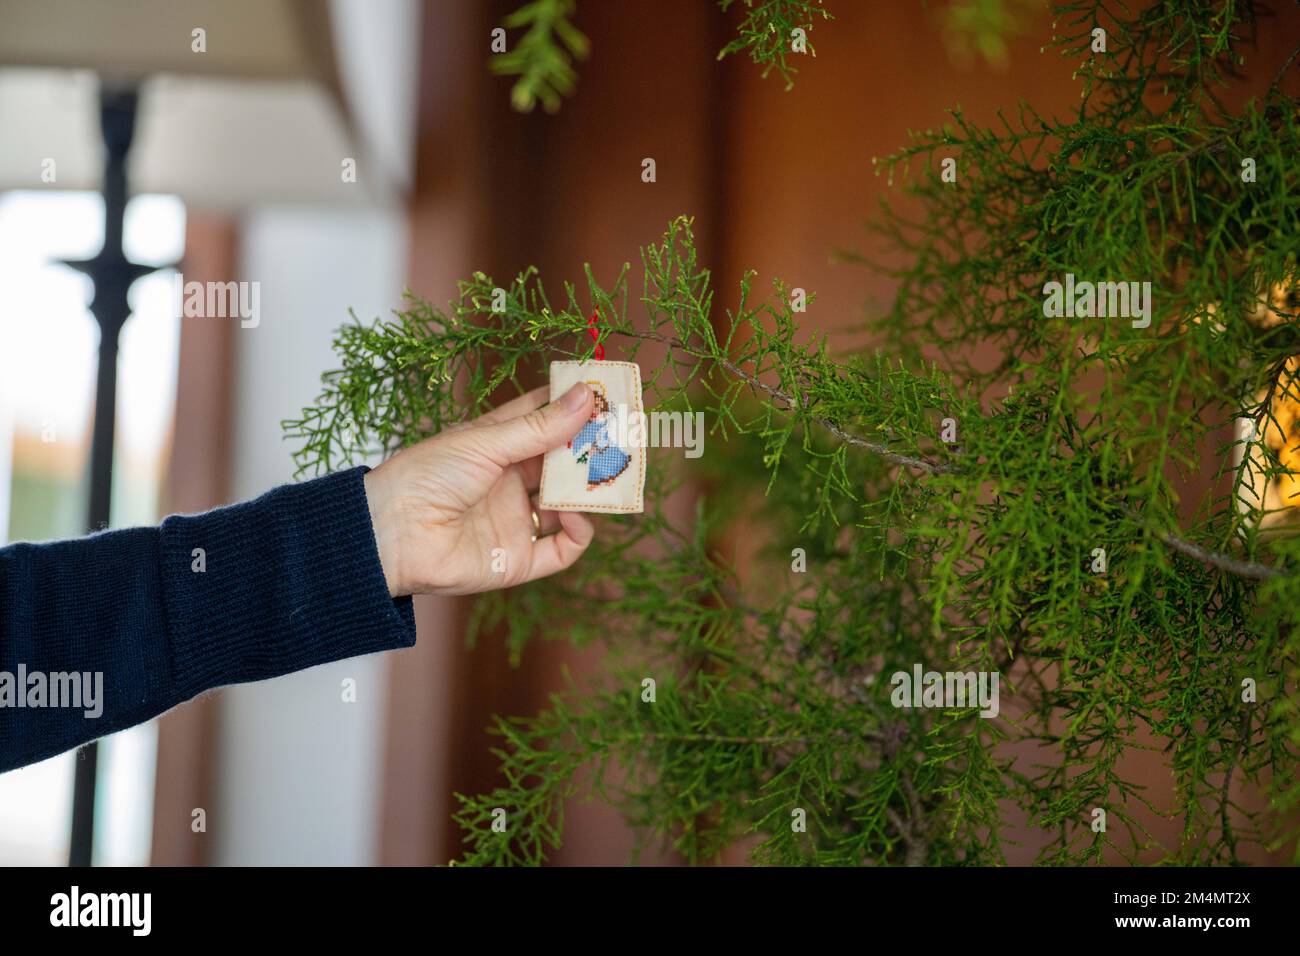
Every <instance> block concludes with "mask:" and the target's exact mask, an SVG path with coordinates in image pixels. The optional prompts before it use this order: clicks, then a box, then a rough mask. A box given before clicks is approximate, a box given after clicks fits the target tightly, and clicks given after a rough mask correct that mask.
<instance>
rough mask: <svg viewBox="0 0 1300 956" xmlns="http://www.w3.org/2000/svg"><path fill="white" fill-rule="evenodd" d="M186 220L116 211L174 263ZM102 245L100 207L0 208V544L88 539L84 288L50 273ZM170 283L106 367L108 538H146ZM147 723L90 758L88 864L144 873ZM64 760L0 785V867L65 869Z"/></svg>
mask: <svg viewBox="0 0 1300 956" xmlns="http://www.w3.org/2000/svg"><path fill="white" fill-rule="evenodd" d="M184 236H185V211H184V207H183V205H182V204H181V202H180V201H179V200H178V199H176V198H175V197H171V196H138V197H136V198H134V199H132V200H131V202H130V204H129V205H128V206H127V210H126V222H125V231H124V233H123V244H124V246H125V249H126V254H127V256H128V257H129V258H131V259H133V260H134V261H137V262H143V263H147V264H150V265H154V264H157V265H163V264H166V263H170V262H175V261H177V260H179V259H180V257H181V254H182V252H183V250H184ZM102 242H103V202H102V200H101V198H100V197H99V195H98V194H96V193H87V192H58V193H56V192H11V193H6V194H4V195H3V196H0V542H4V541H16V540H26V541H40V540H50V539H54V538H65V537H75V536H77V535H80V534H82V533H84V531H85V527H84V525H85V520H86V502H87V496H88V493H89V491H88V489H89V476H88V463H89V457H90V429H91V423H92V403H93V401H94V382H95V363H96V349H97V346H98V338H99V332H98V328H97V326H96V324H95V320H94V318H93V316H91V314H90V312H89V310H88V309H87V308H86V303H87V302H88V301H89V297H90V281H89V279H87V278H86V277H85V276H83V275H81V274H80V273H78V272H75V271H73V270H71V269H68V268H67V267H65V266H63V265H61V264H60V263H59V261H58V260H60V259H79V258H88V257H89V256H91V255H93V254H94V253H95V252H96V251H97V250H98V249H99V247H100V245H101V244H102ZM171 288H172V284H171V275H170V273H169V272H167V271H162V272H159V273H155V274H153V275H150V276H147V277H145V278H144V279H141V280H140V281H139V282H137V283H136V284H135V286H134V287H133V288H132V290H131V305H132V310H133V311H132V315H131V318H130V319H129V320H128V322H127V324H126V326H125V327H124V328H123V330H122V337H121V348H120V353H119V356H118V383H117V384H118V406H117V423H116V428H117V433H116V443H115V455H114V473H113V503H112V515H113V525H114V526H116V527H125V526H129V525H135V524H154V523H156V522H157V521H158V519H159V518H160V514H159V511H160V494H161V490H162V487H163V481H164V479H165V474H166V464H167V458H168V451H169V449H170V440H171V433H172V426H173V416H174V410H175V404H176V402H175V396H176V362H177V354H178V347H179V336H180V324H179V320H178V319H177V318H176V310H175V304H174V303H173V301H172V295H171ZM156 739H157V733H156V728H155V726H154V725H153V723H149V724H146V725H143V726H141V727H136V728H132V729H131V730H128V731H125V732H123V733H120V734H116V735H114V736H112V737H109V738H105V739H104V740H103V741H102V742H101V744H100V758H99V779H98V788H97V795H96V827H95V831H96V832H95V853H94V861H95V862H96V863H97V864H108V865H142V864H145V863H147V862H148V858H149V839H150V833H151V828H152V820H151V818H152V809H153V775H154V755H155V750H156ZM74 759H75V756H74V755H73V754H63V755H61V756H58V757H54V758H52V759H50V760H46V761H44V762H42V763H40V764H36V765H34V766H31V767H24V768H22V769H20V770H16V771H13V772H11V773H8V774H4V775H0V864H10V865H16V864H49V865H63V864H64V863H66V862H67V853H68V837H69V824H70V820H71V814H72V778H73V766H74V764H73V761H74Z"/></svg>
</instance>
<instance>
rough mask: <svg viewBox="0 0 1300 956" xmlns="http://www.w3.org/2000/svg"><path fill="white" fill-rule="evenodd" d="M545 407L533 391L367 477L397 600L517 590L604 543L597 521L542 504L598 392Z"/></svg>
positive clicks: (577, 390) (541, 392)
mask: <svg viewBox="0 0 1300 956" xmlns="http://www.w3.org/2000/svg"><path fill="white" fill-rule="evenodd" d="M546 397H547V389H546V387H542V388H537V389H534V390H533V391H531V392H528V393H527V394H524V395H521V396H519V397H518V398H516V399H514V400H513V401H510V402H507V403H506V404H504V405H502V406H501V407H500V408H497V409H494V410H492V411H490V412H488V413H486V414H485V415H482V416H480V417H479V418H476V419H475V420H474V421H472V422H468V423H466V424H463V425H455V426H452V427H451V428H448V429H445V430H444V431H442V432H440V433H439V434H437V435H435V436H433V437H432V438H429V439H426V440H425V441H423V442H421V443H420V444H418V445H413V446H411V447H410V448H406V449H403V450H402V451H400V452H398V453H397V454H396V455H394V456H393V457H392V458H390V459H388V460H387V461H385V462H384V463H383V464H382V465H380V466H379V467H377V468H375V469H374V470H373V471H369V472H367V473H366V476H365V486H366V500H367V503H368V504H369V506H370V518H371V521H372V522H373V524H374V528H375V541H376V542H377V543H378V545H379V560H380V563H381V564H383V567H384V578H385V579H386V580H387V582H388V591H389V593H390V594H392V595H393V596H394V597H398V596H399V595H404V594H474V593H477V592H479V591H490V590H492V589H493V588H505V587H512V586H513V585H516V584H523V583H524V582H526V581H533V580H536V579H537V578H544V577H546V576H547V575H550V574H554V573H556V572H557V571H563V570H564V569H565V568H567V567H569V566H570V565H572V564H573V563H574V562H575V561H577V560H578V558H579V557H581V556H582V553H583V552H584V551H585V550H587V545H589V544H590V543H591V539H592V535H593V534H594V533H595V528H594V527H593V526H592V524H591V521H590V519H588V518H587V516H586V515H584V514H582V513H580V512H576V511H542V510H539V509H537V508H536V502H535V496H536V494H537V490H538V488H539V486H540V485H541V480H542V456H543V455H544V454H545V453H546V452H548V451H550V450H551V449H552V448H557V447H559V446H561V445H563V444H564V443H565V442H566V441H568V440H569V439H571V438H572V437H573V436H574V435H576V434H577V433H578V431H579V430H580V429H581V428H582V426H583V423H584V422H586V421H587V419H588V418H589V417H590V416H591V407H592V393H591V389H589V388H588V387H587V386H586V385H583V384H582V383H578V384H577V385H575V386H573V388H571V389H569V391H567V392H565V393H564V394H563V395H562V396H560V398H559V399H558V400H556V401H555V402H552V403H551V404H549V405H545V404H543V403H545V401H546ZM534 512H536V514H537V516H538V518H539V519H540V522H541V528H540V529H536V528H535V527H534V525H533V513H534ZM534 534H536V535H538V537H537V540H536V541H534V540H533V535H534ZM498 548H499V549H501V550H500V551H496V549H498ZM494 552H495V553H494ZM497 569H503V570H497Z"/></svg>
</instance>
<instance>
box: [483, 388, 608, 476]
mask: <svg viewBox="0 0 1300 956" xmlns="http://www.w3.org/2000/svg"><path fill="white" fill-rule="evenodd" d="M591 403H592V398H591V389H589V388H588V387H587V386H586V385H584V384H583V383H582V382H578V383H577V384H576V385H574V386H573V388H571V389H569V390H568V391H567V392H565V393H564V394H563V395H561V396H560V397H559V398H558V399H557V400H555V401H554V402H551V403H550V404H549V405H544V406H542V407H541V408H539V409H537V410H536V411H532V412H529V413H528V414H526V415H520V416H519V417H518V418H511V419H509V420H508V421H504V422H496V423H494V424H492V425H488V426H486V427H484V428H475V429H471V431H470V432H469V434H472V435H473V436H474V437H475V438H477V439H479V440H480V441H482V442H483V443H484V444H485V445H486V446H487V450H488V451H489V453H490V454H491V455H492V456H493V457H494V458H496V459H497V460H498V461H499V462H501V463H502V464H511V465H512V464H514V463H515V462H519V461H524V460H525V459H528V458H535V457H537V456H538V455H544V454H545V453H546V452H548V451H550V450H551V449H552V448H558V447H559V446H560V445H563V444H564V443H565V442H566V441H568V440H569V439H570V438H572V437H573V436H574V435H576V434H577V433H578V432H579V431H580V430H581V429H582V423H583V422H585V421H586V420H587V418H588V416H590V415H591Z"/></svg>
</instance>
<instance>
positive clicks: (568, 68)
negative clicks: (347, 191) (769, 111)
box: [489, 0, 834, 113]
mask: <svg viewBox="0 0 1300 956" xmlns="http://www.w3.org/2000/svg"><path fill="white" fill-rule="evenodd" d="M716 2H717V3H718V5H719V7H721V8H722V10H724V11H726V10H728V9H730V8H731V7H732V6H733V5H735V4H736V3H738V2H739V3H743V4H744V7H745V15H744V17H743V19H742V20H741V23H740V26H739V28H738V29H739V35H738V36H737V37H736V39H735V40H732V41H731V42H730V43H728V44H727V45H726V46H725V47H723V49H722V50H721V52H719V53H718V59H719V60H721V59H722V58H723V57H725V56H727V55H729V54H732V53H744V52H748V53H749V56H750V59H752V60H753V61H754V63H756V64H758V65H759V66H760V67H762V70H763V76H764V77H766V76H767V75H768V74H769V73H770V72H772V70H774V69H775V70H777V71H779V72H780V74H781V76H783V77H784V78H785V81H786V89H790V88H791V87H793V86H794V80H793V76H794V73H795V72H796V71H795V69H794V67H793V66H791V65H790V62H789V59H790V58H791V57H793V56H796V55H797V56H802V55H803V54H794V53H792V52H791V48H790V43H791V31H792V30H794V29H795V28H796V27H800V28H802V29H804V30H807V31H811V30H812V27H813V21H814V19H815V18H817V17H820V18H821V19H823V20H831V19H834V18H833V17H832V16H831V15H830V14H829V13H828V12H827V11H826V10H824V9H823V8H822V0H716ZM575 6H576V0H533V2H531V3H529V4H527V5H526V6H523V7H521V8H519V9H518V10H516V11H515V12H514V13H512V14H511V15H510V16H509V17H507V18H506V20H505V26H506V27H507V28H508V29H511V30H519V29H523V30H525V32H524V34H523V36H522V37H521V38H520V39H519V41H518V42H517V43H516V44H515V45H514V47H513V49H510V50H508V51H507V52H505V53H497V54H494V55H493V56H492V57H491V59H490V60H489V65H490V67H491V68H492V71H493V72H494V73H498V74H502V75H505V76H517V77H518V78H519V79H518V80H516V81H515V86H514V89H513V90H512V91H511V94H510V101H511V103H512V104H513V105H514V107H515V109H517V110H520V111H522V112H525V113H526V112H530V111H531V110H532V109H533V107H534V106H536V105H537V102H538V100H541V102H542V105H543V106H544V107H545V108H546V110H547V111H548V112H552V113H553V112H555V111H556V110H558V109H559V108H560V103H561V102H562V99H563V97H565V96H570V95H572V93H573V90H574V87H575V86H576V84H577V79H578V74H577V72H576V71H575V70H574V68H573V60H574V58H577V59H579V60H582V59H586V57H587V54H588V53H589V52H590V44H589V43H588V42H587V38H586V37H585V36H583V34H582V33H580V32H579V31H578V29H577V28H576V27H575V26H574V25H573V23H572V20H571V18H572V16H573V13H574V8H575ZM808 53H809V54H811V55H814V56H815V55H816V53H815V51H814V50H813V46H812V41H811V39H809V41H808Z"/></svg>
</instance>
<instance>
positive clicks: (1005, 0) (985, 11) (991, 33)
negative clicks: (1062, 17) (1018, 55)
mask: <svg viewBox="0 0 1300 956" xmlns="http://www.w3.org/2000/svg"><path fill="white" fill-rule="evenodd" d="M1035 7H1040V4H1039V3H1038V2H1037V0H953V2H952V3H950V4H949V5H948V6H947V7H945V8H944V9H943V14H942V22H943V30H944V40H945V42H946V43H947V44H948V50H949V53H950V54H951V55H952V57H953V58H954V59H955V60H957V61H958V62H962V61H970V60H973V59H975V58H976V57H977V56H978V57H979V58H980V59H982V60H984V62H986V63H988V64H989V65H990V66H993V67H997V68H999V69H1001V68H1005V67H1006V65H1007V63H1008V59H1009V54H1010V51H1009V50H1008V48H1007V37H1009V36H1012V35H1014V34H1017V33H1020V32H1022V31H1023V30H1024V27H1025V20H1027V19H1028V17H1027V16H1026V14H1028V13H1029V12H1030V11H1032V10H1033V9H1034V8H1035Z"/></svg>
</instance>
